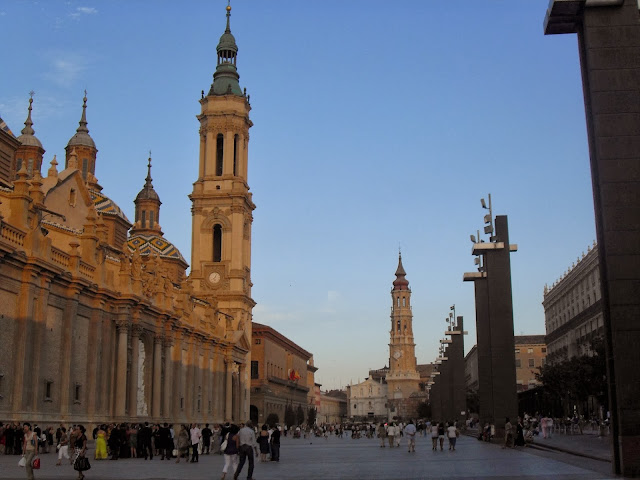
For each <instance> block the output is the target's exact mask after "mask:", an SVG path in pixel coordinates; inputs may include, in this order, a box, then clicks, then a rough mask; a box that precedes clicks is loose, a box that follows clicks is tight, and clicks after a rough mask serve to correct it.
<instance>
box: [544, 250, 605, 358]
mask: <svg viewBox="0 0 640 480" xmlns="http://www.w3.org/2000/svg"><path fill="white" fill-rule="evenodd" d="M542 305H543V307H544V318H545V328H546V338H545V341H546V344H547V361H548V362H550V363H556V362H559V361H562V360H567V359H570V358H573V357H576V356H579V355H585V354H588V353H589V352H590V346H591V340H592V339H594V338H596V337H602V336H603V335H604V323H603V322H604V320H603V316H602V301H601V285H600V268H599V262H598V250H597V247H596V244H595V242H594V244H593V247H589V248H588V249H587V253H586V254H585V253H584V252H583V254H582V256H581V257H579V258H578V259H577V260H576V262H575V263H573V264H572V266H571V268H569V269H567V271H566V272H565V274H564V275H563V276H562V277H561V278H560V279H559V280H558V281H556V282H555V283H554V284H553V285H551V287H548V286H547V285H545V287H544V299H543V301H542Z"/></svg>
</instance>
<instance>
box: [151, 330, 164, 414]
mask: <svg viewBox="0 0 640 480" xmlns="http://www.w3.org/2000/svg"><path fill="white" fill-rule="evenodd" d="M162 340H163V337H162V333H156V334H155V336H154V337H153V385H152V387H151V392H152V393H151V395H152V400H151V417H152V418H153V419H154V421H160V402H161V399H162Z"/></svg>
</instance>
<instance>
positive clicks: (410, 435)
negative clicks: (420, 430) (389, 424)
mask: <svg viewBox="0 0 640 480" xmlns="http://www.w3.org/2000/svg"><path fill="white" fill-rule="evenodd" d="M404 433H405V435H406V436H407V443H408V446H409V452H414V453H415V451H416V426H415V425H414V424H413V420H409V423H408V424H407V426H406V427H404Z"/></svg>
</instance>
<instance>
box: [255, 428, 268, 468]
mask: <svg viewBox="0 0 640 480" xmlns="http://www.w3.org/2000/svg"><path fill="white" fill-rule="evenodd" d="M258 445H260V461H261V462H266V461H267V455H268V454H269V429H268V428H267V425H266V424H265V425H262V429H261V430H260V435H258Z"/></svg>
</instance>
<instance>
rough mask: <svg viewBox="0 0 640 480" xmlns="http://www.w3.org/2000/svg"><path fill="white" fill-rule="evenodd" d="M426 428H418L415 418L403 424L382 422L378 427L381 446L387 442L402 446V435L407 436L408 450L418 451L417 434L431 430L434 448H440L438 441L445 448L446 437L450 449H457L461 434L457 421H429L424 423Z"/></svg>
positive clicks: (394, 445) (384, 445) (390, 446)
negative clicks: (414, 421)
mask: <svg viewBox="0 0 640 480" xmlns="http://www.w3.org/2000/svg"><path fill="white" fill-rule="evenodd" d="M423 425H424V428H421V429H420V430H418V427H417V426H416V425H415V424H414V423H413V420H409V423H407V424H406V425H403V424H402V423H401V422H389V423H384V422H383V423H381V424H380V425H379V426H378V428H377V435H378V438H379V439H380V447H381V448H384V447H386V442H388V444H389V448H394V447H395V448H397V447H399V446H400V439H401V438H402V437H406V438H407V450H408V451H409V452H410V453H414V452H415V451H416V436H417V435H419V432H421V431H422V432H431V442H432V450H437V449H438V442H440V450H443V449H444V438H445V436H446V437H447V439H448V443H449V450H455V449H456V439H457V438H458V436H459V435H460V431H459V430H458V427H457V425H456V423H455V422H448V423H443V422H433V423H432V422H431V421H427V422H425V423H423Z"/></svg>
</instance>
